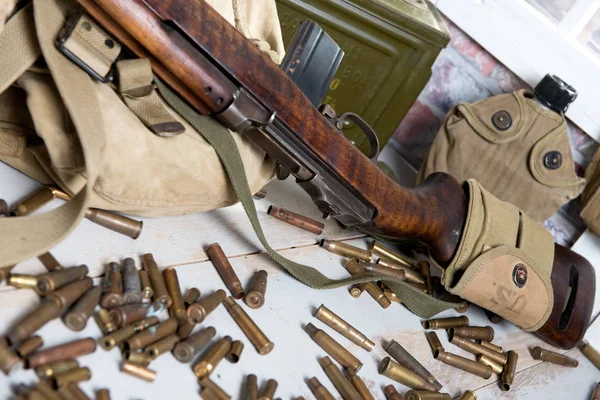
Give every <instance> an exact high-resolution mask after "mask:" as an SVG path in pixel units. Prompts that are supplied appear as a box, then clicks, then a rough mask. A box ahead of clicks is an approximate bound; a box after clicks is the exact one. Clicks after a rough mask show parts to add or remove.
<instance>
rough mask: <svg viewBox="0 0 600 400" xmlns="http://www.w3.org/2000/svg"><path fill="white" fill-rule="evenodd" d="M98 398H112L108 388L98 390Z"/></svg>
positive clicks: (97, 399) (100, 399) (102, 399)
mask: <svg viewBox="0 0 600 400" xmlns="http://www.w3.org/2000/svg"><path fill="white" fill-rule="evenodd" d="M96 400H110V391H109V390H108V389H98V390H96Z"/></svg>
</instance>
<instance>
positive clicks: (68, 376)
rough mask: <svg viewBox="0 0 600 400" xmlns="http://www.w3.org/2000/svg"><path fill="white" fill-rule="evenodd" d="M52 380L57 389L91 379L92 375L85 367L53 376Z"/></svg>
mask: <svg viewBox="0 0 600 400" xmlns="http://www.w3.org/2000/svg"><path fill="white" fill-rule="evenodd" d="M52 378H53V380H54V382H55V384H56V386H57V387H61V386H67V385H69V384H71V383H79V382H84V381H89V380H90V379H92V373H91V371H90V369H89V368H87V367H79V368H74V369H72V370H70V371H65V372H61V373H58V374H56V375H54V376H53V377H52Z"/></svg>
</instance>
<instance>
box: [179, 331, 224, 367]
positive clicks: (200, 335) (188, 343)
mask: <svg viewBox="0 0 600 400" xmlns="http://www.w3.org/2000/svg"><path fill="white" fill-rule="evenodd" d="M216 333H217V331H216V329H215V328H213V327H212V326H209V327H208V328H204V329H202V330H201V331H199V332H197V333H194V334H193V335H192V336H190V337H189V338H187V339H186V340H184V341H182V342H179V343H177V344H176V345H175V348H174V349H173V355H174V356H175V358H176V359H177V360H178V361H180V362H182V363H188V362H190V361H192V360H193V359H194V357H195V356H196V354H198V353H199V352H200V351H201V350H202V349H203V348H204V347H206V345H207V344H208V343H209V342H210V341H211V339H212V338H213V337H214V336H215V334H216Z"/></svg>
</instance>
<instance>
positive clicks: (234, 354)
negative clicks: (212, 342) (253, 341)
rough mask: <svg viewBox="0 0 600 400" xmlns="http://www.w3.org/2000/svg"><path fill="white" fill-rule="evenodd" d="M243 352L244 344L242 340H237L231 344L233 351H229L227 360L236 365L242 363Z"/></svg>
mask: <svg viewBox="0 0 600 400" xmlns="http://www.w3.org/2000/svg"><path fill="white" fill-rule="evenodd" d="M242 351H244V342H242V341H241V340H236V341H234V342H233V343H232V344H231V349H229V353H227V355H226V356H225V358H226V359H227V361H229V362H230V363H232V364H235V363H237V362H238V361H240V357H241V356H242Z"/></svg>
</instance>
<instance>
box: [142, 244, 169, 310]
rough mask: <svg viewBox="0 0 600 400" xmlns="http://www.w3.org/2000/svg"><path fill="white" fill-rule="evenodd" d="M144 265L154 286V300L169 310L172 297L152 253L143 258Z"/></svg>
mask: <svg viewBox="0 0 600 400" xmlns="http://www.w3.org/2000/svg"><path fill="white" fill-rule="evenodd" d="M142 264H143V265H144V270H145V271H146V272H147V273H148V278H149V279H150V284H151V285H152V291H153V294H152V299H153V300H155V301H158V302H160V303H162V304H163V306H165V308H169V307H170V306H171V296H169V293H168V292H167V287H166V286H165V281H164V279H163V276H162V274H161V273H160V270H159V269H158V265H157V264H156V261H154V256H153V255H152V254H150V253H148V254H144V255H143V256H142Z"/></svg>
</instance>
